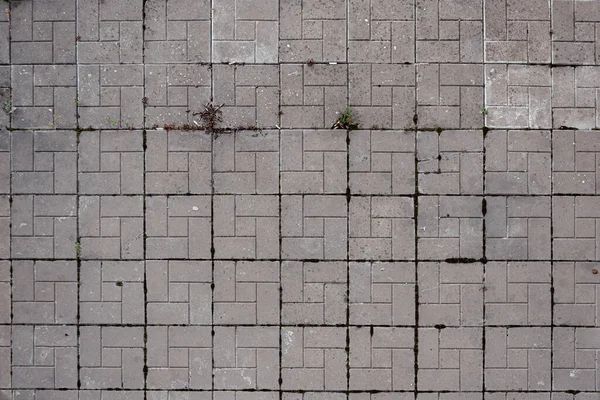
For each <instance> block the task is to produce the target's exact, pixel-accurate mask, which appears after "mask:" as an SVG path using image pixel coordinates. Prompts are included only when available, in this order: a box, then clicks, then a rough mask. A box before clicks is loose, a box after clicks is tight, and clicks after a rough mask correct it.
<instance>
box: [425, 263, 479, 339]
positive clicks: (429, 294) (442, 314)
mask: <svg viewBox="0 0 600 400" xmlns="http://www.w3.org/2000/svg"><path fill="white" fill-rule="evenodd" d="M417 273H418V276H419V279H418V283H419V299H418V301H419V326H440V325H441V326H453V327H460V326H465V327H469V326H471V327H472V326H482V325H483V292H484V290H485V289H484V286H483V278H484V273H483V265H482V264H481V263H479V262H474V263H469V264H462V263H459V264H450V263H445V262H421V263H418V264H417Z"/></svg>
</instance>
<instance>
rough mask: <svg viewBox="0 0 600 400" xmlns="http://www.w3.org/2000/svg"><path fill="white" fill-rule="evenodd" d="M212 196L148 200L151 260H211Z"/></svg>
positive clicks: (147, 240) (146, 233)
mask: <svg viewBox="0 0 600 400" xmlns="http://www.w3.org/2000/svg"><path fill="white" fill-rule="evenodd" d="M210 235H211V198H210V197H209V196H202V195H200V196H195V195H192V196H152V197H146V231H145V236H146V254H147V256H148V257H149V258H160V259H164V258H167V259H168V258H178V259H210V257H211V250H210V249H211V237H210Z"/></svg>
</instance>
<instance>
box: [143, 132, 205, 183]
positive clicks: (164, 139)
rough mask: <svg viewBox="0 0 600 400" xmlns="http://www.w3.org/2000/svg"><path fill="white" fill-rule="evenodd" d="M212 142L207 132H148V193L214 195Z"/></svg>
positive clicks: (146, 152) (146, 169) (146, 154)
mask: <svg viewBox="0 0 600 400" xmlns="http://www.w3.org/2000/svg"><path fill="white" fill-rule="evenodd" d="M211 142H212V139H211V136H210V134H209V133H207V132H204V131H199V132H198V131H171V130H169V131H166V132H165V131H147V132H146V146H147V148H146V151H145V156H146V162H145V171H146V187H145V191H146V194H211V192H212V188H211V165H212V164H211V163H212V161H211V160H212V154H211V148H212V144H211Z"/></svg>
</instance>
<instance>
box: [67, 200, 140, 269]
mask: <svg viewBox="0 0 600 400" xmlns="http://www.w3.org/2000/svg"><path fill="white" fill-rule="evenodd" d="M143 206H144V200H143V198H142V196H80V197H79V216H78V220H79V237H80V238H81V239H80V245H79V251H80V252H81V258H83V259H87V260H91V259H95V260H98V259H141V258H143V256H144V228H143V225H144V209H143ZM74 250H75V247H74V246H73V251H74Z"/></svg>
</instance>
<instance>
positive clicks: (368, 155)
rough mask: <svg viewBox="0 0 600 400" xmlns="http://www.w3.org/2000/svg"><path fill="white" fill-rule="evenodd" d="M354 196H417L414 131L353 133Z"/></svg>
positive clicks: (352, 177) (352, 170) (352, 169)
mask: <svg viewBox="0 0 600 400" xmlns="http://www.w3.org/2000/svg"><path fill="white" fill-rule="evenodd" d="M348 135H349V139H350V147H349V153H348V154H349V157H350V165H349V171H350V174H349V187H350V192H351V193H352V194H371V195H372V194H388V195H391V194H406V195H411V194H414V193H415V155H414V152H415V134H414V132H411V131H363V130H353V131H350V132H349V134H348Z"/></svg>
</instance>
